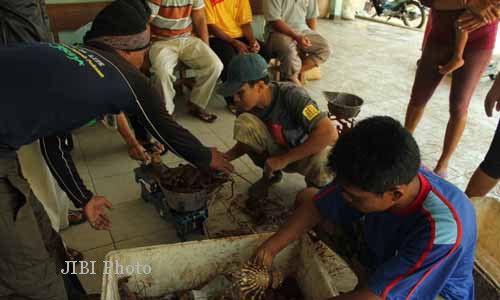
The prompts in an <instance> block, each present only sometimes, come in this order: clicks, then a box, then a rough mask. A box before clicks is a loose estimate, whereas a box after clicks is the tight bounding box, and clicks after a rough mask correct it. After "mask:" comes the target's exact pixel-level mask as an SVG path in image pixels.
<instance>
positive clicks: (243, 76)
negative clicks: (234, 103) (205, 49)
mask: <svg viewBox="0 0 500 300" xmlns="http://www.w3.org/2000/svg"><path fill="white" fill-rule="evenodd" d="M267 68H268V67H267V62H266V60H265V59H264V58H263V57H262V56H260V55H259V54H255V53H245V54H240V55H237V56H235V57H233V59H232V60H231V62H230V63H229V66H228V67H227V80H226V81H225V82H224V83H223V84H222V85H221V86H220V87H219V88H218V89H217V92H218V93H219V94H220V95H222V96H224V97H229V96H233V95H234V94H236V92H238V90H239V89H241V87H242V86H243V85H244V84H245V83H247V82H249V81H255V80H259V79H262V78H264V77H266V76H267V75H269V73H268V70H267Z"/></svg>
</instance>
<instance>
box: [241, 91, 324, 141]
mask: <svg viewBox="0 0 500 300" xmlns="http://www.w3.org/2000/svg"><path fill="white" fill-rule="evenodd" d="M271 88H272V94H273V100H272V102H271V105H269V106H268V107H266V108H254V109H253V110H251V111H250V113H252V114H254V115H256V116H257V117H259V119H261V120H262V121H264V123H266V125H267V127H268V129H269V131H270V132H271V135H272V136H273V137H274V140H275V141H276V142H277V143H278V144H280V145H282V146H285V147H288V148H293V147H296V146H298V145H300V144H302V143H303V142H304V141H305V140H306V139H307V137H308V136H309V133H311V132H312V131H313V130H314V127H315V126H316V124H317V123H318V121H319V120H321V119H322V118H323V117H326V116H327V113H326V112H322V111H320V109H319V108H318V104H317V103H316V102H315V101H314V100H313V99H312V98H311V96H309V94H307V91H306V90H305V89H304V88H301V87H298V86H297V85H295V84H293V83H289V82H272V83H271Z"/></svg>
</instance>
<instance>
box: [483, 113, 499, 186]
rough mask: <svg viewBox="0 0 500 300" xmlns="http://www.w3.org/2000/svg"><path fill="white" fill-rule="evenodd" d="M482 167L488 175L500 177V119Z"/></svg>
mask: <svg viewBox="0 0 500 300" xmlns="http://www.w3.org/2000/svg"><path fill="white" fill-rule="evenodd" d="M480 168H481V170H482V171H483V172H484V173H486V174H488V176H490V177H492V178H495V179H499V178H500V121H498V125H497V130H496V131H495V136H494V137H493V141H491V145H490V149H489V150H488V153H487V154H486V157H485V158H484V160H483V162H482V163H481V165H480Z"/></svg>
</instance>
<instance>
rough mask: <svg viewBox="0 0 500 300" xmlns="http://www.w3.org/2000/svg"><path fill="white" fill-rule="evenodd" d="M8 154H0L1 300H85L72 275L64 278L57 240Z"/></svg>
mask: <svg viewBox="0 0 500 300" xmlns="http://www.w3.org/2000/svg"><path fill="white" fill-rule="evenodd" d="M11 154H12V153H11ZM11 154H9V155H3V154H2V153H0V241H1V243H2V245H1V247H0V299H2V300H3V299H9V300H11V299H32V300H66V299H87V298H86V294H85V292H84V290H83V288H82V287H81V285H80V283H79V281H78V279H77V278H76V276H75V275H68V276H62V274H61V272H60V270H61V269H62V268H63V267H64V260H65V258H66V253H65V250H64V246H63V244H62V240H61V237H60V236H59V234H58V233H57V232H55V231H54V229H53V228H52V227H51V224H50V221H49V218H48V217H47V214H46V213H45V210H44V208H43V206H42V205H41V204H40V202H39V201H38V199H37V198H36V197H35V195H34V194H33V192H32V191H31V189H30V187H29V185H28V182H27V181H26V180H25V179H24V178H23V177H21V175H20V171H19V170H20V167H19V164H18V162H17V158H16V156H15V155H11Z"/></svg>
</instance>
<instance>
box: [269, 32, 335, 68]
mask: <svg viewBox="0 0 500 300" xmlns="http://www.w3.org/2000/svg"><path fill="white" fill-rule="evenodd" d="M302 34H303V35H305V36H306V37H307V38H308V39H309V40H310V41H311V44H312V46H311V47H309V48H307V49H301V48H299V47H298V46H297V42H295V41H294V40H293V39H292V38H291V37H289V36H287V35H284V34H282V33H279V32H271V33H270V34H269V37H268V39H267V47H268V52H271V53H276V55H277V56H278V59H279V60H280V63H281V72H282V73H283V78H288V77H290V76H292V75H295V74H297V73H299V72H300V69H301V68H302V59H301V55H302V56H306V57H308V58H310V59H312V60H313V61H314V63H315V64H316V66H318V65H320V64H322V63H324V62H325V61H326V60H327V59H328V58H329V57H330V55H331V49H330V45H329V43H328V41H327V40H326V39H325V38H324V37H323V36H321V35H320V34H319V33H317V32H315V31H312V30H308V31H304V32H302Z"/></svg>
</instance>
